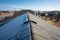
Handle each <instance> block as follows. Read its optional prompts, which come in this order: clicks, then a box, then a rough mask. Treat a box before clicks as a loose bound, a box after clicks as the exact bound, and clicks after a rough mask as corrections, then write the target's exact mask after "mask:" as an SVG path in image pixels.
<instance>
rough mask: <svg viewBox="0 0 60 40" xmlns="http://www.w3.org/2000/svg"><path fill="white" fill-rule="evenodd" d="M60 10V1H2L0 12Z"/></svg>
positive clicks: (0, 0) (0, 2)
mask: <svg viewBox="0 0 60 40" xmlns="http://www.w3.org/2000/svg"><path fill="white" fill-rule="evenodd" d="M20 8H21V9H32V10H41V11H44V10H45V11H51V10H60V0H0V10H20Z"/></svg>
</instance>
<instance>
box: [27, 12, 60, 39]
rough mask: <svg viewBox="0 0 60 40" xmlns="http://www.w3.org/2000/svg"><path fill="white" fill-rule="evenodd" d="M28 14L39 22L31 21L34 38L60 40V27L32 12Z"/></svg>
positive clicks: (31, 18)
mask: <svg viewBox="0 0 60 40" xmlns="http://www.w3.org/2000/svg"><path fill="white" fill-rule="evenodd" d="M28 15H29V19H30V20H32V21H35V22H37V24H34V23H32V22H31V26H32V34H33V39H34V40H60V28H57V27H56V26H54V25H52V24H49V23H47V22H46V21H44V20H43V19H41V18H39V17H37V16H34V15H32V14H30V13H29V14H28Z"/></svg>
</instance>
